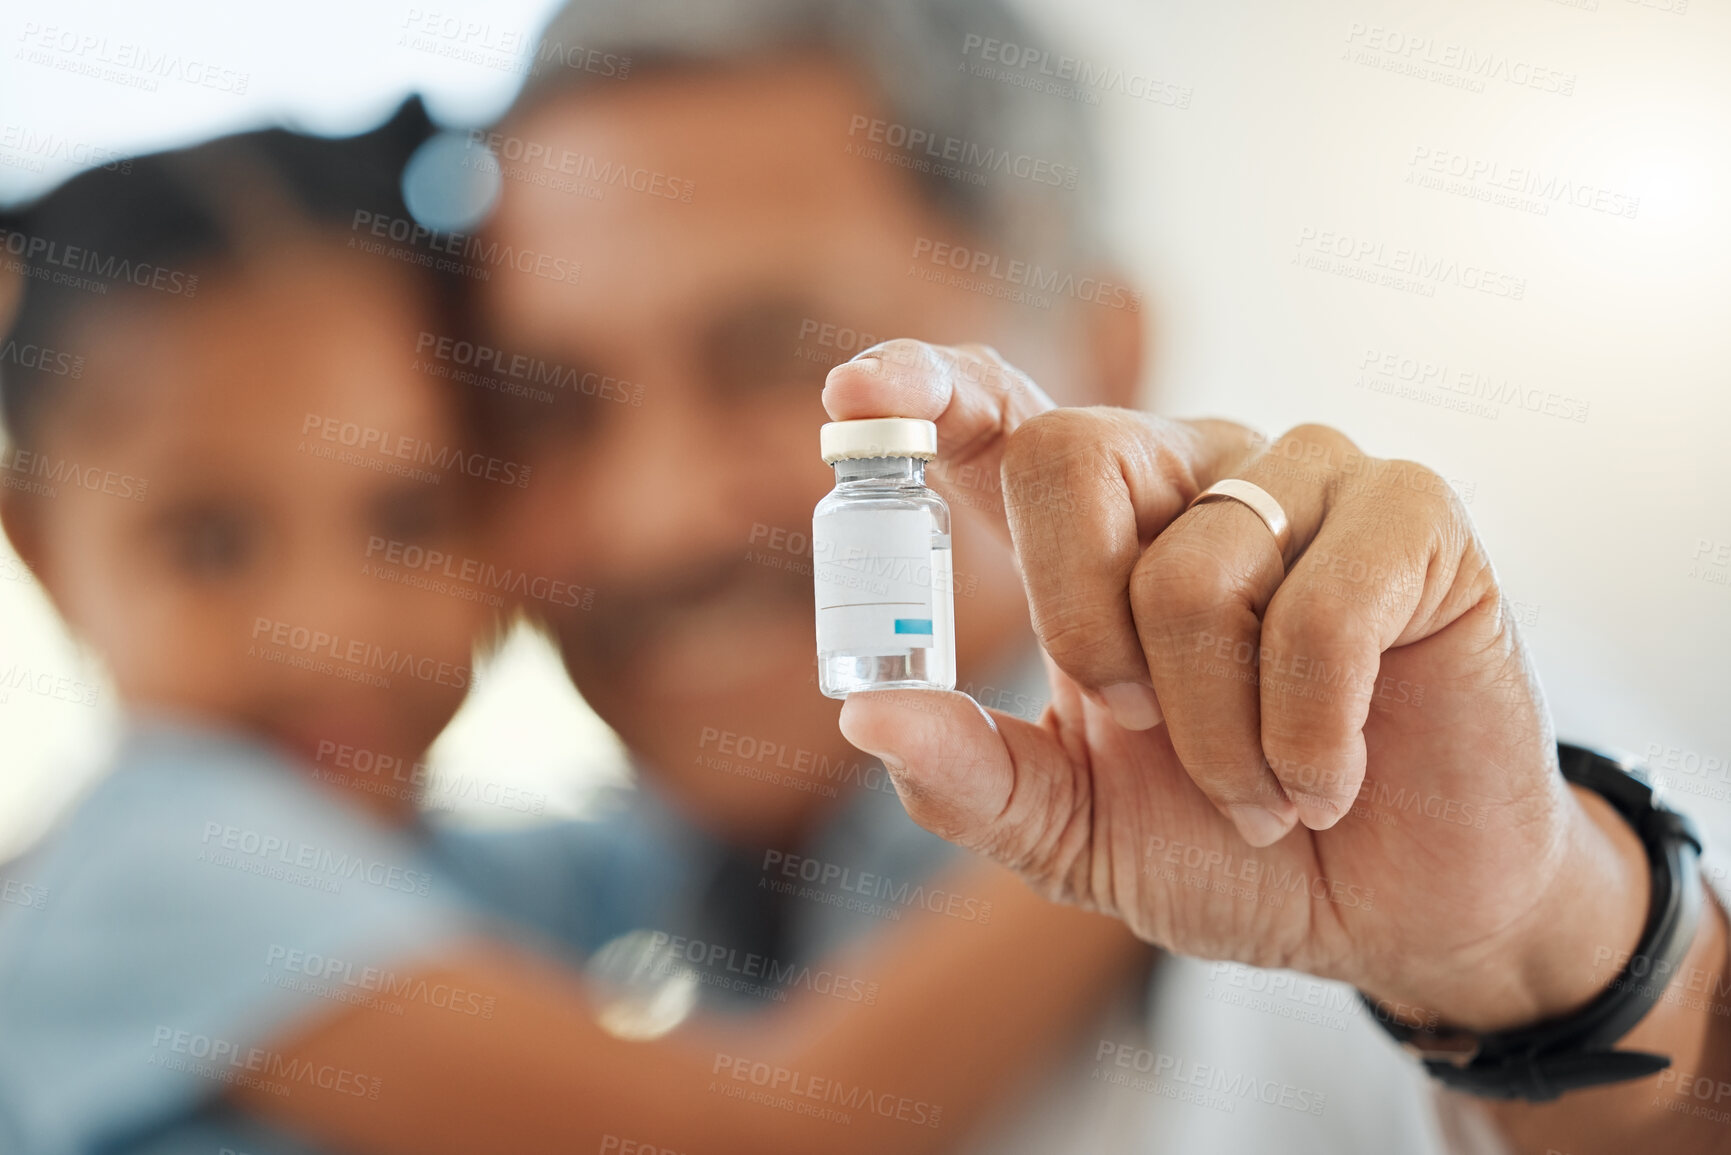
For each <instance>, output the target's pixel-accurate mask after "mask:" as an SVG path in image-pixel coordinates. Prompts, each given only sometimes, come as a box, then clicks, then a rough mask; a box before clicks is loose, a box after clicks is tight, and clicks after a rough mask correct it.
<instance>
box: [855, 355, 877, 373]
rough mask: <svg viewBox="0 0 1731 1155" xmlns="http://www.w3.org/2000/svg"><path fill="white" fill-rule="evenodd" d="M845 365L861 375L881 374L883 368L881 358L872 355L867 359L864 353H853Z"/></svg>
mask: <svg viewBox="0 0 1731 1155" xmlns="http://www.w3.org/2000/svg"><path fill="white" fill-rule="evenodd" d="M847 363H848V364H849V365H852V366H853V367H854V368H856V369H858V370H859V371H860V372H862V373H877V372H881V371H882V370H883V367H884V363H883V360H882V358H880V357H879V356H878V355H877V354H876V353H873V354H872V355H871V356H869V357H868V356H866V355H865V354H864V353H855V354H854V355H853V356H852V357H849V358H848V360H847Z"/></svg>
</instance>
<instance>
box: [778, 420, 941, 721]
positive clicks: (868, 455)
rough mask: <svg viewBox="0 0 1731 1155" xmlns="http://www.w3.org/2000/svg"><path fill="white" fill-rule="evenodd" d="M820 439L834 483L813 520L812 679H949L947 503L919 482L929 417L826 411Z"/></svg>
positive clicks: (874, 682)
mask: <svg viewBox="0 0 1731 1155" xmlns="http://www.w3.org/2000/svg"><path fill="white" fill-rule="evenodd" d="M819 441H820V445H821V448H822V450H823V459H824V461H826V462H827V463H829V464H831V465H833V466H835V488H834V489H833V490H831V491H830V492H829V494H828V495H827V496H825V497H824V499H823V500H822V501H820V502H818V503H817V509H816V510H814V511H813V513H812V521H811V547H812V575H813V578H814V580H815V583H816V587H817V681H818V688H819V689H821V690H822V691H823V692H824V693H825V694H826V695H827V696H829V697H831V698H845V697H847V696H848V695H849V694H851V693H852V692H853V691H855V690H886V689H920V690H953V689H955V688H956V621H955V593H954V589H955V583H954V580H953V571H952V569H951V565H950V507H949V506H948V505H946V504H945V503H944V499H943V498H941V497H939V496H938V495H937V494H936V493H934V492H932V491H931V490H930V489H927V488H926V462H927V461H930V460H931V459H932V458H934V457H936V456H937V450H938V430H937V426H935V425H933V424H932V423H931V422H930V421H917V420H914V419H912V418H906V417H883V418H875V419H872V420H869V421H832V422H830V423H829V424H828V425H825V426H824V427H823V430H822V433H821V435H820V438H819Z"/></svg>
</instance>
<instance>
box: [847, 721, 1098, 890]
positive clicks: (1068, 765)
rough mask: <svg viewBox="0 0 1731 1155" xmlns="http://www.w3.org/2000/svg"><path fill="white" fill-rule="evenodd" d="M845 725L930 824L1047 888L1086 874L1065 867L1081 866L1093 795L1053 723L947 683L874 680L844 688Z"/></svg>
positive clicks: (919, 818) (917, 816)
mask: <svg viewBox="0 0 1731 1155" xmlns="http://www.w3.org/2000/svg"><path fill="white" fill-rule="evenodd" d="M841 732H842V736H843V737H845V738H846V739H847V740H848V741H849V742H852V743H853V744H854V745H855V746H857V747H859V748H860V749H861V750H864V751H865V752H866V753H868V754H872V755H874V756H876V757H878V758H880V759H882V760H883V763H884V768H885V769H886V770H887V771H889V775H890V778H891V780H892V781H893V782H894V783H895V786H896V793H897V794H899V795H900V796H901V800H902V805H903V806H904V807H906V809H907V812H908V816H909V817H910V818H912V819H913V820H914V821H915V822H917V823H919V824H920V825H921V826H923V827H925V828H926V829H927V830H930V831H931V832H932V833H933V834H936V835H938V836H939V837H941V838H945V839H948V840H949V841H951V842H954V843H956V844H957V845H958V846H963V847H966V848H968V849H970V850H977V851H979V852H981V853H983V854H985V855H986V856H987V857H989V858H991V859H993V860H995V861H997V862H999V863H1001V864H1002V865H1004V866H1007V867H1009V868H1010V869H1012V870H1015V871H1017V872H1019V873H1021V874H1022V875H1023V876H1024V877H1026V878H1027V879H1028V881H1030V882H1032V883H1034V884H1035V886H1036V888H1037V889H1040V890H1042V891H1044V892H1047V893H1049V894H1051V895H1052V896H1053V897H1060V896H1064V895H1068V894H1071V893H1072V892H1073V888H1072V886H1071V885H1070V883H1071V882H1072V881H1082V880H1072V879H1071V878H1070V872H1071V871H1072V870H1075V869H1083V870H1085V869H1086V867H1085V863H1086V862H1087V857H1088V849H1089V843H1090V839H1091V823H1092V808H1091V805H1090V798H1089V794H1088V791H1087V790H1086V789H1084V788H1082V784H1081V779H1080V776H1079V774H1078V772H1077V768H1076V767H1075V766H1074V764H1073V763H1072V762H1071V760H1070V758H1069V756H1068V755H1067V754H1066V753H1065V752H1064V748H1063V747H1062V745H1060V744H1059V742H1058V740H1057V738H1056V737H1055V736H1054V735H1053V734H1052V733H1051V732H1050V731H1048V730H1046V729H1043V728H1042V727H1040V726H1036V725H1034V724H1032V723H1030V722H1027V721H1024V720H1023V719H1021V718H1017V717H1014V716H1012V715H1009V714H1003V713H1000V712H998V711H988V710H986V709H984V708H983V707H981V706H980V705H979V704H978V703H977V702H975V701H974V700H973V699H972V698H970V697H968V696H967V695H966V694H961V693H957V692H955V691H953V690H873V691H869V692H865V693H856V694H850V695H849V696H848V699H847V702H846V703H845V704H844V705H843V706H842V710H841Z"/></svg>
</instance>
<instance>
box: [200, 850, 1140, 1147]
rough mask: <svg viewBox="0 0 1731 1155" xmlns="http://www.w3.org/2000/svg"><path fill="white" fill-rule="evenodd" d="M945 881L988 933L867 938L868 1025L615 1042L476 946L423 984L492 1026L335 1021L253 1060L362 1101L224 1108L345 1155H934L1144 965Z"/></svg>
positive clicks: (937, 920)
mask: <svg viewBox="0 0 1731 1155" xmlns="http://www.w3.org/2000/svg"><path fill="white" fill-rule="evenodd" d="M956 869H957V871H959V872H962V873H963V874H964V876H965V881H961V882H959V883H958V885H957V887H956V889H958V890H959V891H961V892H962V893H966V894H970V895H974V896H978V897H979V898H980V899H982V900H989V901H990V902H991V903H992V904H993V906H992V912H993V913H992V918H991V921H990V922H989V923H986V924H984V925H982V924H980V923H978V922H967V921H961V920H958V919H955V918H950V917H945V916H944V915H941V914H934V913H931V912H929V911H925V910H923V909H919V912H918V916H917V917H914V918H912V919H910V920H909V921H908V922H905V923H902V924H899V925H896V926H893V927H890V928H887V929H885V930H884V932H883V933H881V934H879V935H877V936H876V938H875V940H874V941H872V942H870V943H869V944H868V945H867V946H866V947H865V948H864V949H863V950H862V951H860V952H858V953H857V955H856V958H855V959H854V960H853V965H852V966H851V967H849V968H843V969H847V970H848V971H849V973H865V974H869V975H870V976H871V977H872V978H873V979H874V980H875V981H877V982H878V983H879V993H878V998H877V1001H876V1004H875V1005H866V1004H864V1003H847V1002H842V1001H839V1000H837V999H834V998H826V997H823V996H819V995H811V994H807V995H804V996H802V997H801V998H800V999H798V1000H796V1001H794V1002H792V1003H790V1004H789V1005H788V1006H787V1007H786V1008H784V1009H780V1010H776V1011H773V1012H765V1013H763V1014H761V1015H758V1016H756V1017H754V1018H752V1019H750V1020H747V1021H742V1022H741V1023H740V1024H739V1025H737V1026H734V1025H727V1024H723V1023H721V1022H719V1021H717V1020H713V1019H708V1020H697V1021H694V1022H692V1023H691V1024H688V1025H687V1026H685V1027H683V1028H681V1029H680V1030H678V1031H676V1032H674V1033H673V1034H671V1035H669V1036H668V1037H666V1038H664V1039H661V1040H657V1041H653V1042H625V1041H621V1040H620V1039H617V1038H615V1037H613V1036H612V1035H609V1034H608V1033H606V1032H605V1031H603V1030H602V1029H601V1028H600V1027H598V1026H597V1025H596V1023H595V1019H594V1014H593V1008H592V1006H591V1004H590V1003H589V1001H588V1000H587V999H586V997H585V994H584V989H583V987H582V985H581V983H580V982H579V981H578V980H577V979H576V978H575V977H574V976H573V975H571V974H570V972H569V971H566V970H564V969H562V968H560V967H558V966H556V965H554V964H552V963H549V962H546V961H544V960H541V959H538V958H534V957H531V956H528V955H525V954H524V953H522V952H520V951H517V950H514V949H509V948H505V947H502V946H498V945H495V944H486V943H477V944H474V945H473V946H472V947H470V948H466V949H464V950H462V951H461V952H460V953H457V954H454V955H452V956H451V957H449V958H447V959H445V960H443V961H442V962H441V963H439V964H437V965H434V966H430V967H427V968H425V977H427V978H429V979H436V980H437V981H443V982H448V983H451V984H453V985H454V986H458V987H461V988H462V989H464V990H465V991H474V992H479V993H480V994H482V995H483V996H488V995H491V996H495V997H496V999H497V1002H496V1007H495V1011H494V1017H493V1018H492V1019H482V1018H478V1017H470V1016H466V1015H456V1014H452V1013H450V1012H449V1011H447V1010H439V1009H436V1008H433V1007H430V1006H428V1005H426V1004H424V1003H422V1002H419V1001H413V1002H409V1003H408V1004H407V1005H406V1009H405V1012H404V1014H403V1015H401V1016H400V1017H399V1016H394V1015H385V1014H381V1013H379V1012H377V1011H373V1010H367V1009H361V1008H349V1009H345V1010H343V1011H341V1012H339V1013H337V1014H335V1015H333V1016H331V1017H328V1018H324V1019H321V1020H318V1021H315V1022H309V1023H307V1024H306V1026H305V1029H303V1030H301V1031H299V1032H297V1033H294V1034H292V1035H290V1036H289V1037H285V1038H283V1039H280V1040H277V1041H276V1042H275V1043H274V1044H273V1048H272V1049H273V1050H276V1051H278V1052H280V1053H281V1054H282V1055H283V1056H284V1058H285V1059H286V1060H288V1061H290V1062H293V1061H296V1060H299V1061H304V1062H307V1063H312V1064H316V1065H319V1066H324V1065H327V1064H328V1065H330V1066H333V1067H336V1068H346V1069H348V1070H349V1071H353V1072H359V1073H362V1074H364V1075H366V1076H369V1077H374V1078H377V1079H378V1080H379V1093H378V1097H377V1098H376V1099H371V1098H366V1097H359V1096H356V1095H353V1094H345V1093H340V1092H338V1091H320V1090H315V1089H313V1088H311V1087H308V1086H305V1085H299V1086H296V1087H295V1088H294V1089H293V1091H292V1093H291V1094H290V1095H289V1096H287V1097H277V1096H274V1095H271V1094H268V1093H265V1092H262V1091H258V1090H237V1091H235V1092H234V1095H235V1097H236V1099H237V1100H238V1101H239V1102H240V1103H241V1104H242V1105H243V1106H244V1107H245V1108H246V1109H248V1110H250V1111H253V1112H256V1113H257V1114H259V1115H261V1116H264V1117H266V1118H268V1119H271V1120H273V1121H276V1122H277V1123H279V1124H281V1125H284V1126H287V1127H290V1128H292V1129H294V1130H297V1131H300V1132H302V1133H304V1134H306V1135H309V1136H311V1137H313V1138H314V1139H316V1140H318V1141H321V1142H324V1143H327V1144H330V1145H331V1146H333V1147H337V1148H340V1149H343V1150H352V1151H358V1152H363V1153H365V1155H440V1153H444V1152H450V1153H452V1155H468V1153H470V1152H475V1151H503V1150H509V1151H512V1152H514V1153H522V1155H531V1153H534V1152H542V1151H545V1152H549V1153H556V1155H572V1153H573V1152H585V1151H618V1150H621V1149H622V1148H623V1149H625V1150H631V1149H632V1148H630V1147H625V1146H624V1144H625V1143H626V1142H627V1141H631V1142H636V1143H642V1144H648V1145H650V1149H654V1148H663V1149H671V1150H674V1151H678V1152H681V1153H683V1155H726V1153H728V1152H743V1153H750V1155H773V1153H775V1152H782V1151H786V1152H799V1153H806V1152H812V1151H825V1152H856V1151H857V1152H880V1151H886V1150H893V1151H898V1152H926V1151H938V1150H944V1149H950V1148H954V1147H955V1146H956V1145H957V1144H958V1143H959V1142H960V1141H961V1140H962V1139H963V1138H965V1137H966V1134H967V1132H968V1131H969V1129H970V1127H971V1126H972V1125H973V1124H974V1123H975V1122H976V1121H978V1120H979V1118H980V1117H981V1116H982V1114H984V1113H985V1111H986V1109H987V1108H988V1107H990V1106H992V1105H993V1104H994V1102H995V1101H1001V1099H1002V1096H1003V1095H1004V1094H1005V1092H1006V1091H1009V1090H1013V1089H1015V1088H1016V1087H1017V1085H1018V1084H1024V1083H1025V1082H1026V1081H1027V1080H1028V1079H1029V1077H1030V1076H1032V1075H1033V1074H1035V1072H1036V1071H1037V1069H1038V1067H1039V1066H1040V1065H1041V1061H1042V1060H1048V1059H1050V1058H1052V1057H1053V1056H1054V1054H1055V1053H1056V1052H1058V1051H1059V1049H1060V1048H1061V1047H1062V1046H1064V1045H1065V1044H1066V1043H1068V1042H1071V1041H1072V1040H1073V1039H1074V1038H1075V1036H1076V1033H1077V1032H1078V1031H1079V1030H1081V1029H1082V1028H1083V1026H1084V1025H1085V1023H1086V1022H1087V1021H1088V1019H1089V1017H1090V1016H1092V1015H1093V1014H1095V1013H1097V1011H1098V1010H1099V1008H1100V1007H1101V1005H1102V1004H1103V1003H1104V1001H1105V999H1106V998H1107V997H1108V996H1109V995H1111V994H1112V993H1113V992H1115V991H1117V990H1118V989H1120V988H1121V984H1122V983H1123V981H1124V980H1125V979H1126V978H1127V977H1128V976H1129V974H1130V973H1131V971H1132V969H1133V968H1135V967H1136V966H1138V965H1139V964H1140V963H1141V962H1142V961H1143V960H1145V959H1146V957H1147V949H1148V948H1147V947H1146V946H1145V945H1143V944H1141V943H1138V942H1137V941H1136V940H1134V939H1133V938H1131V936H1130V935H1129V934H1128V933H1126V932H1125V930H1124V929H1123V927H1122V926H1120V925H1119V924H1118V923H1116V922H1115V921H1112V920H1109V919H1106V918H1103V917H1100V916H1097V915H1091V914H1081V913H1078V912H1075V911H1072V910H1066V909H1063V908H1060V907H1057V906H1053V905H1051V904H1049V903H1047V902H1045V901H1043V900H1042V899H1040V898H1039V897H1037V896H1036V895H1034V894H1033V893H1032V892H1030V891H1029V890H1028V889H1027V888H1026V887H1025V886H1024V885H1023V884H1022V883H1021V882H1019V881H1018V880H1016V879H1015V878H1014V877H1013V876H1011V875H1010V874H1008V873H1007V872H1004V871H1002V870H1000V869H998V868H996V867H991V866H986V865H984V864H982V863H969V864H966V865H963V866H960V867H957V868H956ZM916 909H918V908H916ZM753 1063H762V1064H765V1066H761V1067H755V1068H754V1067H752V1066H751V1064H753ZM741 1076H743V1077H741ZM757 1093H761V1094H758V1095H757V1097H756V1098H753V1095H754V1094H757ZM766 1100H767V1101H766ZM807 1110H809V1113H806V1112H807ZM840 1116H845V1117H846V1118H847V1121H846V1122H842V1121H840V1119H839V1117H840ZM610 1136H611V1137H613V1141H612V1142H611V1143H609V1137H610Z"/></svg>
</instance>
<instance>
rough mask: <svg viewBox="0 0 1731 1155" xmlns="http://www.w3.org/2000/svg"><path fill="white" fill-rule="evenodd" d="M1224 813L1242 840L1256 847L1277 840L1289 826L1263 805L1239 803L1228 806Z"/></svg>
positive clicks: (1270, 843)
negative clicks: (1229, 818) (1236, 828)
mask: <svg viewBox="0 0 1731 1155" xmlns="http://www.w3.org/2000/svg"><path fill="white" fill-rule="evenodd" d="M1226 813H1227V815H1228V816H1229V817H1231V819H1232V825H1234V826H1236V827H1238V833H1239V835H1240V836H1241V837H1243V839H1244V841H1246V842H1248V843H1250V845H1252V846H1255V847H1258V848H1260V847H1263V846H1272V845H1273V844H1274V843H1276V842H1279V841H1280V840H1281V839H1282V838H1284V837H1285V836H1286V832H1287V830H1288V829H1290V828H1291V823H1289V822H1287V821H1286V819H1284V818H1282V817H1281V816H1280V815H1278V814H1276V813H1275V812H1274V811H1272V810H1269V809H1268V808H1267V807H1264V806H1255V805H1251V804H1249V803H1241V804H1239V805H1237V806H1228V807H1227V808H1226Z"/></svg>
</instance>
